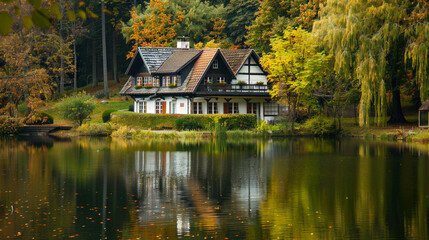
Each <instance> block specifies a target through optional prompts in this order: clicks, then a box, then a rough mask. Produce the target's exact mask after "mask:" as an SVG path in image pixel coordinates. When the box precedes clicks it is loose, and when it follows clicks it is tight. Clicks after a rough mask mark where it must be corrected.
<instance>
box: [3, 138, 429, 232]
mask: <svg viewBox="0 0 429 240" xmlns="http://www.w3.org/2000/svg"><path fill="white" fill-rule="evenodd" d="M0 141H1V147H0V239H7V238H11V239H32V238H34V239H70V238H75V239H404V238H407V239H428V237H429V236H428V231H429V224H428V220H429V159H428V152H429V150H428V149H429V148H428V146H426V145H410V144H406V143H392V142H373V141H364V140H357V139H312V138H297V139H273V140H268V139H267V140H263V139H246V140H236V139H235V140H218V141H197V140H185V141H161V140H148V139H122V138H113V139H111V138H80V137H75V138H65V139H61V138H51V137H37V138H20V139H17V138H5V139H1V140H0Z"/></svg>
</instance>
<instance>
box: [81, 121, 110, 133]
mask: <svg viewBox="0 0 429 240" xmlns="http://www.w3.org/2000/svg"><path fill="white" fill-rule="evenodd" d="M76 130H77V131H78V132H79V133H80V134H81V135H86V136H107V135H108V131H107V124H105V123H91V124H89V123H85V124H82V125H81V126H80V127H78V128H77V129H76Z"/></svg>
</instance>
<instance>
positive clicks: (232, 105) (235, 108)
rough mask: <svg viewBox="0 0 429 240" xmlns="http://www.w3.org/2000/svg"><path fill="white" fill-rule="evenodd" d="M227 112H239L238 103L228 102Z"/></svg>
mask: <svg viewBox="0 0 429 240" xmlns="http://www.w3.org/2000/svg"><path fill="white" fill-rule="evenodd" d="M228 113H239V112H238V103H228Z"/></svg>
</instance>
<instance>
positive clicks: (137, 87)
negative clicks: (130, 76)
mask: <svg viewBox="0 0 429 240" xmlns="http://www.w3.org/2000/svg"><path fill="white" fill-rule="evenodd" d="M134 88H135V89H141V88H143V86H142V85H141V84H139V85H135V86H134Z"/></svg>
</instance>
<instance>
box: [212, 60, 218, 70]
mask: <svg viewBox="0 0 429 240" xmlns="http://www.w3.org/2000/svg"><path fill="white" fill-rule="evenodd" d="M218 68H219V62H218V61H217V60H214V61H213V69H218Z"/></svg>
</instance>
